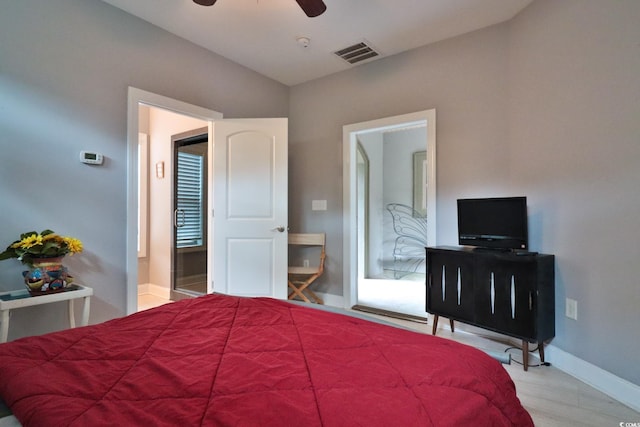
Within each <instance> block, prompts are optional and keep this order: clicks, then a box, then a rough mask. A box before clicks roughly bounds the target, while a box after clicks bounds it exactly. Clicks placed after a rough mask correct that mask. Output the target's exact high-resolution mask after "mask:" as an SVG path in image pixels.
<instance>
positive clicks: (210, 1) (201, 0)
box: [193, 0, 217, 6]
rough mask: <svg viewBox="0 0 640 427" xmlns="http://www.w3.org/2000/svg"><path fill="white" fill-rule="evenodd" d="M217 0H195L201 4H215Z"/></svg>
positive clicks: (194, 0)
mask: <svg viewBox="0 0 640 427" xmlns="http://www.w3.org/2000/svg"><path fill="white" fill-rule="evenodd" d="M216 1H217V0H193V2H194V3H197V4H199V5H200V6H213V5H214V4H215V2H216Z"/></svg>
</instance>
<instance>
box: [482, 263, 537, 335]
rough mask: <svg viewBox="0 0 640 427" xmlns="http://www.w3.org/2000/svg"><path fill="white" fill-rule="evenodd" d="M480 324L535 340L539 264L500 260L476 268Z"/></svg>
mask: <svg viewBox="0 0 640 427" xmlns="http://www.w3.org/2000/svg"><path fill="white" fill-rule="evenodd" d="M475 269H476V270H475V271H476V283H475V298H476V305H475V310H476V312H475V314H476V321H477V323H479V324H481V325H483V326H486V327H487V328H490V329H494V330H497V331H502V332H503V333H506V334H511V335H517V336H523V337H528V338H534V337H535V336H536V330H535V326H536V322H535V318H536V316H535V283H536V264H535V262H530V261H528V260H523V261H519V260H513V258H511V259H504V258H501V257H495V258H493V257H490V256H487V257H482V258H478V262H477V263H476V266H475Z"/></svg>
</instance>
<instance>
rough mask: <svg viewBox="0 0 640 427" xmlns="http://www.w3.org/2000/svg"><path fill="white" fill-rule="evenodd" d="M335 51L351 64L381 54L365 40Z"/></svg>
mask: <svg viewBox="0 0 640 427" xmlns="http://www.w3.org/2000/svg"><path fill="white" fill-rule="evenodd" d="M334 53H335V54H336V55H338V56H339V57H340V58H342V59H344V60H345V61H347V62H348V63H349V64H356V63H358V62H362V61H365V60H367V59H371V58H375V57H376V56H379V55H380V54H379V53H378V52H376V51H375V50H373V48H372V47H371V46H369V45H368V44H367V43H365V42H360V43H357V44H354V45H353V46H349V47H345V48H344V49H340V50H339V51H337V52H334Z"/></svg>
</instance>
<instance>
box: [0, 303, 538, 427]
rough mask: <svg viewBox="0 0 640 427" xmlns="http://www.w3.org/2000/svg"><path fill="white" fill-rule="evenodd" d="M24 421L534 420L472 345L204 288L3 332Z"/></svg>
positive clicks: (7, 388)
mask: <svg viewBox="0 0 640 427" xmlns="http://www.w3.org/2000/svg"><path fill="white" fill-rule="evenodd" d="M0 399H2V400H3V401H4V402H5V403H6V404H7V406H8V407H9V408H10V410H11V411H12V412H13V414H14V415H15V417H16V418H17V419H18V420H19V422H20V423H21V424H22V425H23V426H54V425H55V426H63V425H64V426H68V425H71V426H99V425H118V426H125V425H126V426H133V425H140V426H151V425H153V426H177V425H179V426H192V425H193V426H253V425H259V426H305V427H306V426H351V425H366V426H394V425H398V426H400V425H401V426H449V425H450V426H461V425H482V426H484V425H492V426H510V425H517V426H530V425H533V422H532V420H531V417H530V416H529V414H528V413H527V411H526V410H525V409H524V408H523V407H522V405H521V404H520V401H519V400H518V398H517V396H516V390H515V386H514V384H513V382H512V381H511V379H510V377H509V376H508V374H507V372H506V371H505V370H504V368H503V367H502V366H501V365H500V363H499V362H498V361H496V360H494V359H493V358H491V357H489V356H488V355H486V354H485V353H483V352H481V351H479V350H477V349H474V348H472V347H469V346H466V345H463V344H459V343H456V342H453V341H450V340H446V339H444V338H439V337H434V336H431V335H427V334H420V333H417V332H412V331H408V330H404V329H401V328H396V327H393V326H389V325H385V324H380V323H374V322H371V321H368V320H364V319H361V318H356V317H351V316H347V315H344V314H339V313H332V312H327V311H322V310H317V309H314V308H310V307H307V306H302V305H299V304H292V303H289V302H286V301H280V300H274V299H270V298H242V297H234V296H227V295H218V294H212V295H206V296H203V297H199V298H195V299H189V300H182V301H178V302H175V303H171V304H166V305H164V306H162V307H158V308H155V309H151V310H147V311H143V312H139V313H136V314H132V315H130V316H127V317H123V318H119V319H114V320H111V321H108V322H105V323H102V324H98V325H91V326H86V327H81V328H76V329H69V330H65V331H61V332H55V333H51V334H46V335H42V336H37V337H27V338H22V339H19V340H15V341H13V342H9V343H6V344H2V345H0Z"/></svg>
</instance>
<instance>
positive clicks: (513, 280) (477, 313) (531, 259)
mask: <svg viewBox="0 0 640 427" xmlns="http://www.w3.org/2000/svg"><path fill="white" fill-rule="evenodd" d="M426 250H427V301H426V302H427V312H429V313H431V314H433V315H434V319H433V331H432V332H433V334H434V335H435V333H436V328H437V326H438V317H439V316H444V317H447V318H448V319H449V320H450V321H451V329H452V331H453V321H454V320H458V321H460V322H463V323H468V324H470V325H474V326H478V327H480V328H484V329H488V330H491V331H494V332H498V333H500V334H504V335H508V336H511V337H514V338H519V339H521V340H522V356H523V357H522V358H523V365H524V370H525V371H526V370H527V368H528V355H529V345H528V343H530V342H532V343H537V344H538V350H539V353H540V360H541V361H542V362H543V363H544V341H545V340H548V339H550V338H553V336H554V335H555V275H554V256H553V255H544V254H532V253H530V254H516V253H512V252H500V251H493V250H478V249H473V248H468V247H432V248H431V247H430V248H426Z"/></svg>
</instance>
